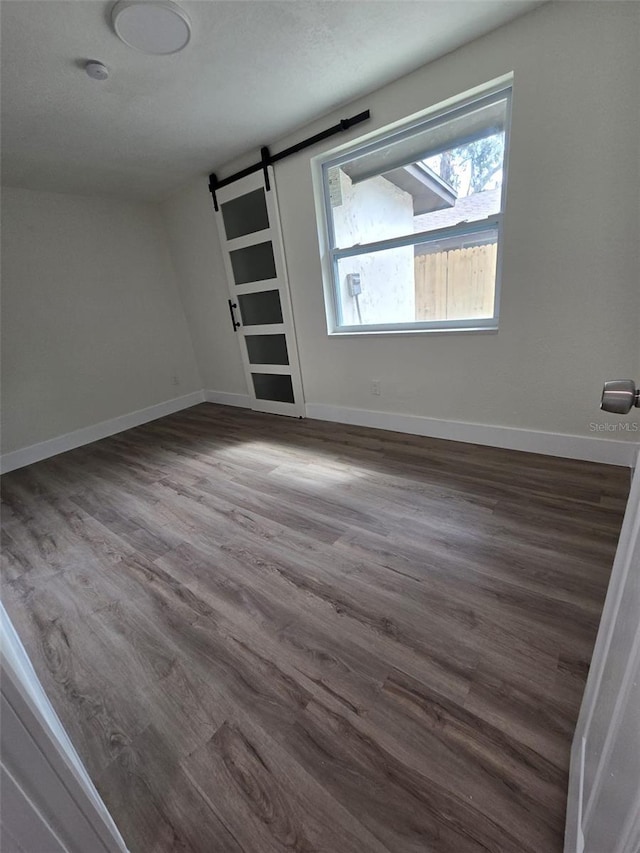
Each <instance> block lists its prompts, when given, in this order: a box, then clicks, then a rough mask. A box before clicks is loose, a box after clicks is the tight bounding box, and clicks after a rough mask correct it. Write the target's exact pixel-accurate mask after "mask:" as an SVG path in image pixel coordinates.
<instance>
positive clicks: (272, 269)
mask: <svg viewBox="0 0 640 853" xmlns="http://www.w3.org/2000/svg"><path fill="white" fill-rule="evenodd" d="M229 257H230V258H231V267H232V268H233V278H234V280H235V283H236V284H248V283H249V282H250V281H264V280H265V279H269V278H275V277H276V262H275V259H274V257H273V247H272V245H271V241H270V240H268V241H267V242H266V243H256V244H255V245H254V246H246V248H244V249H234V251H233V252H229Z"/></svg>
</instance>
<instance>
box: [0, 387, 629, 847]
mask: <svg viewBox="0 0 640 853" xmlns="http://www.w3.org/2000/svg"><path fill="white" fill-rule="evenodd" d="M628 487H629V476H628V472H627V471H626V470H625V469H619V468H612V467H609V466H604V465H593V464H589V463H585V462H580V461H576V460H565V459H554V458H552V457H543V456H536V455H532V454H524V453H515V452H511V451H506V450H501V449H497V448H487V447H478V446H474V445H466V444H460V443H455V442H447V441H441V440H437V439H428V438H422V437H419V436H408V435H402V434H400V433H389V432H384V431H381V430H368V429H363V428H359V427H352V426H341V425H336V424H327V423H321V422H318V421H310V420H306V421H304V420H302V421H298V420H291V419H287V418H278V417H276V416H271V415H265V414H259V413H254V412H247V411H242V410H236V409H232V408H229V407H222V406H214V405H211V404H203V405H199V406H195V407H193V408H192V409H189V410H186V411H184V412H179V413H177V414H175V415H170V416H168V417H166V418H162V419H160V420H158V421H154V422H152V423H149V424H146V425H144V426H142V427H139V428H136V429H134V430H129V431H127V432H124V433H119V434H118V435H115V436H112V437H111V438H108V439H104V440H103V441H99V442H96V443H95V444H93V445H88V446H85V447H81V448H78V449H77V450H73V451H70V452H68V453H65V454H62V455H61V456H58V457H55V458H53V459H50V460H46V461H44V462H42V463H38V464H36V465H32V466H29V467H28V468H24V469H21V470H18V471H14V472H12V473H10V474H8V475H5V476H4V477H3V478H2V502H3V503H2V509H3V553H2V562H1V566H2V579H3V599H4V601H5V604H6V607H7V609H8V611H9V614H10V616H11V618H12V619H13V621H14V623H15V625H16V627H17V630H18V632H19V634H20V636H21V638H22V640H23V642H24V644H25V646H26V648H27V651H28V653H29V655H30V656H31V659H32V661H33V663H34V666H35V668H36V671H37V672H38V674H39V676H40V678H41V680H42V682H43V685H44V687H45V690H46V691H47V693H48V694H49V696H50V698H51V700H52V702H53V704H54V707H55V708H56V710H57V711H58V713H59V715H60V717H61V719H62V721H63V723H64V725H65V727H66V728H67V730H68V731H69V733H70V735H71V737H72V739H73V741H74V743H75V744H76V746H77V748H78V750H79V752H80V754H81V756H82V758H83V759H84V761H85V763H86V764H87V767H88V769H89V772H90V773H91V775H92V777H93V778H94V780H95V781H96V783H97V786H98V789H99V790H100V792H101V794H102V796H103V797H104V799H105V802H106V804H107V806H108V808H109V809H110V811H111V812H112V814H113V816H114V819H115V820H116V823H117V824H118V825H119V826H120V828H121V829H122V831H123V833H124V836H125V838H126V840H127V843H128V844H129V847H130V849H131V850H132V853H149V852H150V851H152V853H173V851H183V853H218V851H220V853H241V852H242V853H276V851H277V852H278V853H280V851H284V850H295V851H298V853H312V851H323V853H418V851H419V853H477V852H478V851H484V853H543V851H544V853H560V851H561V850H562V836H563V822H564V808H565V791H566V779H567V772H568V760H569V748H570V743H571V737H572V733H573V728H574V725H575V720H576V716H577V713H578V708H579V704H580V699H581V694H582V690H583V688H584V682H585V679H586V675H587V671H588V665H589V660H590V656H591V650H592V647H593V642H594V640H595V634H596V630H597V625H598V619H599V616H600V611H601V608H602V603H603V600H604V595H605V592H606V587H607V582H608V576H609V571H610V566H611V562H612V559H613V555H614V552H615V546H616V541H617V536H618V534H619V528H620V523H621V520H622V514H623V509H624V501H625V498H626V495H627V492H628Z"/></svg>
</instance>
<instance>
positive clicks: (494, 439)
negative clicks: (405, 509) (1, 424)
mask: <svg viewBox="0 0 640 853" xmlns="http://www.w3.org/2000/svg"><path fill="white" fill-rule="evenodd" d="M202 402H207V403H218V404H220V405H223V406H236V407H238V408H242V409H249V408H251V397H250V396H249V395H248V394H234V393H231V392H228V391H208V390H205V391H194V392H193V393H191V394H185V395H184V396H182V397H175V398H174V399H172V400H166V401H165V402H164V403H158V404H157V405H155V406H148V407H147V408H146V409H139V410H138V411H135V412H129V414H126V415H120V416H119V417H117V418H111V419H110V420H108V421H102V422H101V423H98V424H93V425H92V426H89V427H84V428H83V429H77V430H74V431H73V432H68V433H66V434H65V435H59V436H57V437H56V438H52V439H49V440H48V441H42V442H40V443H39V444H32V445H30V446H29V447H23V448H21V449H20V450H14V451H13V452H11V453H5V454H3V455H2V456H0V473H3V474H6V473H8V472H9V471H13V470H15V469H16V468H24V466H25V465H31V464H32V463H33V462H40V461H41V460H42V459H48V458H49V457H50V456H57V455H58V454H59V453H65V452H66V451H67V450H73V449H74V448H75V447H81V446H82V445H84V444H90V443H91V442H92V441H99V440H100V439H101V438H107V437H108V436H110V435H115V434H116V433H118V432H123V431H124V430H127V429H131V428H132V427H136V426H140V425H141V424H146V423H149V421H155V420H157V419H158V418H162V417H164V416H165V415H171V414H173V413H174V412H179V411H180V410H181V409H188V408H189V407H190V406H195V405H197V404H198V403H202ZM305 410H306V416H307V417H308V418H315V419H316V420H320V421H332V422H334V423H340V424H353V425H354V426H365V427H373V428H375V429H388V430H392V431H393V432H406V433H410V434H412V435H424V436H429V437H431V438H445V439H449V440H451V441H462V442H466V443H468V444H485V445H488V446H489V447H504V448H507V449H509V450H524V451H527V452H529V453H543V454H545V455H547V456H563V457H565V458H569V459H585V460H588V461H590V462H604V463H606V464H608V465H624V466H626V467H629V468H633V467H634V466H635V465H636V460H637V459H638V453H639V449H640V445H639V444H638V443H636V442H631V441H615V440H610V439H603V438H593V437H589V436H580V435H565V434H562V433H554V432H542V431H536V430H528V429H518V428H516V427H499V426H490V425H488V424H474V423H466V422H463V421H443V420H439V419H437V418H424V417H421V416H420V415H399V414H394V413H391V412H375V411H371V410H369V409H351V408H348V407H346V406H331V405H326V404H324V403H307V404H306V407H305Z"/></svg>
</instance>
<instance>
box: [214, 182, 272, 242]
mask: <svg viewBox="0 0 640 853" xmlns="http://www.w3.org/2000/svg"><path fill="white" fill-rule="evenodd" d="M220 210H221V211H222V220H223V222H224V230H225V232H226V234H227V240H233V239H234V238H235V237H242V236H243V235H245V234H253V233H254V232H255V231H262V230H263V229H265V228H268V227H269V214H268V212H267V203H266V200H265V197H264V190H263V189H262V187H259V188H258V189H257V190H254V191H253V192H250V193H247V194H246V195H241V196H239V197H238V198H233V199H231V201H225V203H224V204H222V205H220Z"/></svg>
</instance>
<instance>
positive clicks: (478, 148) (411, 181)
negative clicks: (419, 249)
mask: <svg viewBox="0 0 640 853" xmlns="http://www.w3.org/2000/svg"><path fill="white" fill-rule="evenodd" d="M453 115H454V117H451V116H449V117H448V118H447V116H446V115H445V116H443V118H442V121H440V122H439V123H435V124H433V123H432V124H431V125H430V126H429V127H428V128H426V129H424V130H416V131H413V132H411V133H410V134H409V135H407V133H406V132H403V133H399V134H396V135H395V136H394V137H391V138H390V140H389V141H388V142H387V143H386V144H384V145H382V146H378V147H377V148H375V149H373V150H370V151H368V152H367V153H364V154H360V155H358V156H356V157H354V158H353V159H352V160H349V161H348V162H346V163H343V164H342V165H340V166H332V167H330V168H329V169H328V170H327V172H326V178H325V179H326V180H327V182H328V195H329V203H330V216H331V219H332V222H333V230H334V235H335V247H336V248H349V247H350V246H355V245H357V244H358V243H361V244H364V243H373V242H376V241H379V240H388V239H391V238H393V237H400V236H405V235H408V234H413V233H416V232H421V231H427V230H434V229H438V228H447V227H450V226H453V225H457V224H459V223H460V222H465V221H467V222H473V221H477V220H481V219H485V218H486V217H487V216H492V215H494V214H496V213H499V212H500V209H501V195H502V177H503V165H504V142H505V124H506V118H507V100H506V98H502V99H500V100H497V101H493V102H490V103H488V104H487V103H485V104H483V105H476V106H470V107H469V108H468V109H466V110H464V111H460V112H458V113H455V114H453Z"/></svg>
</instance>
